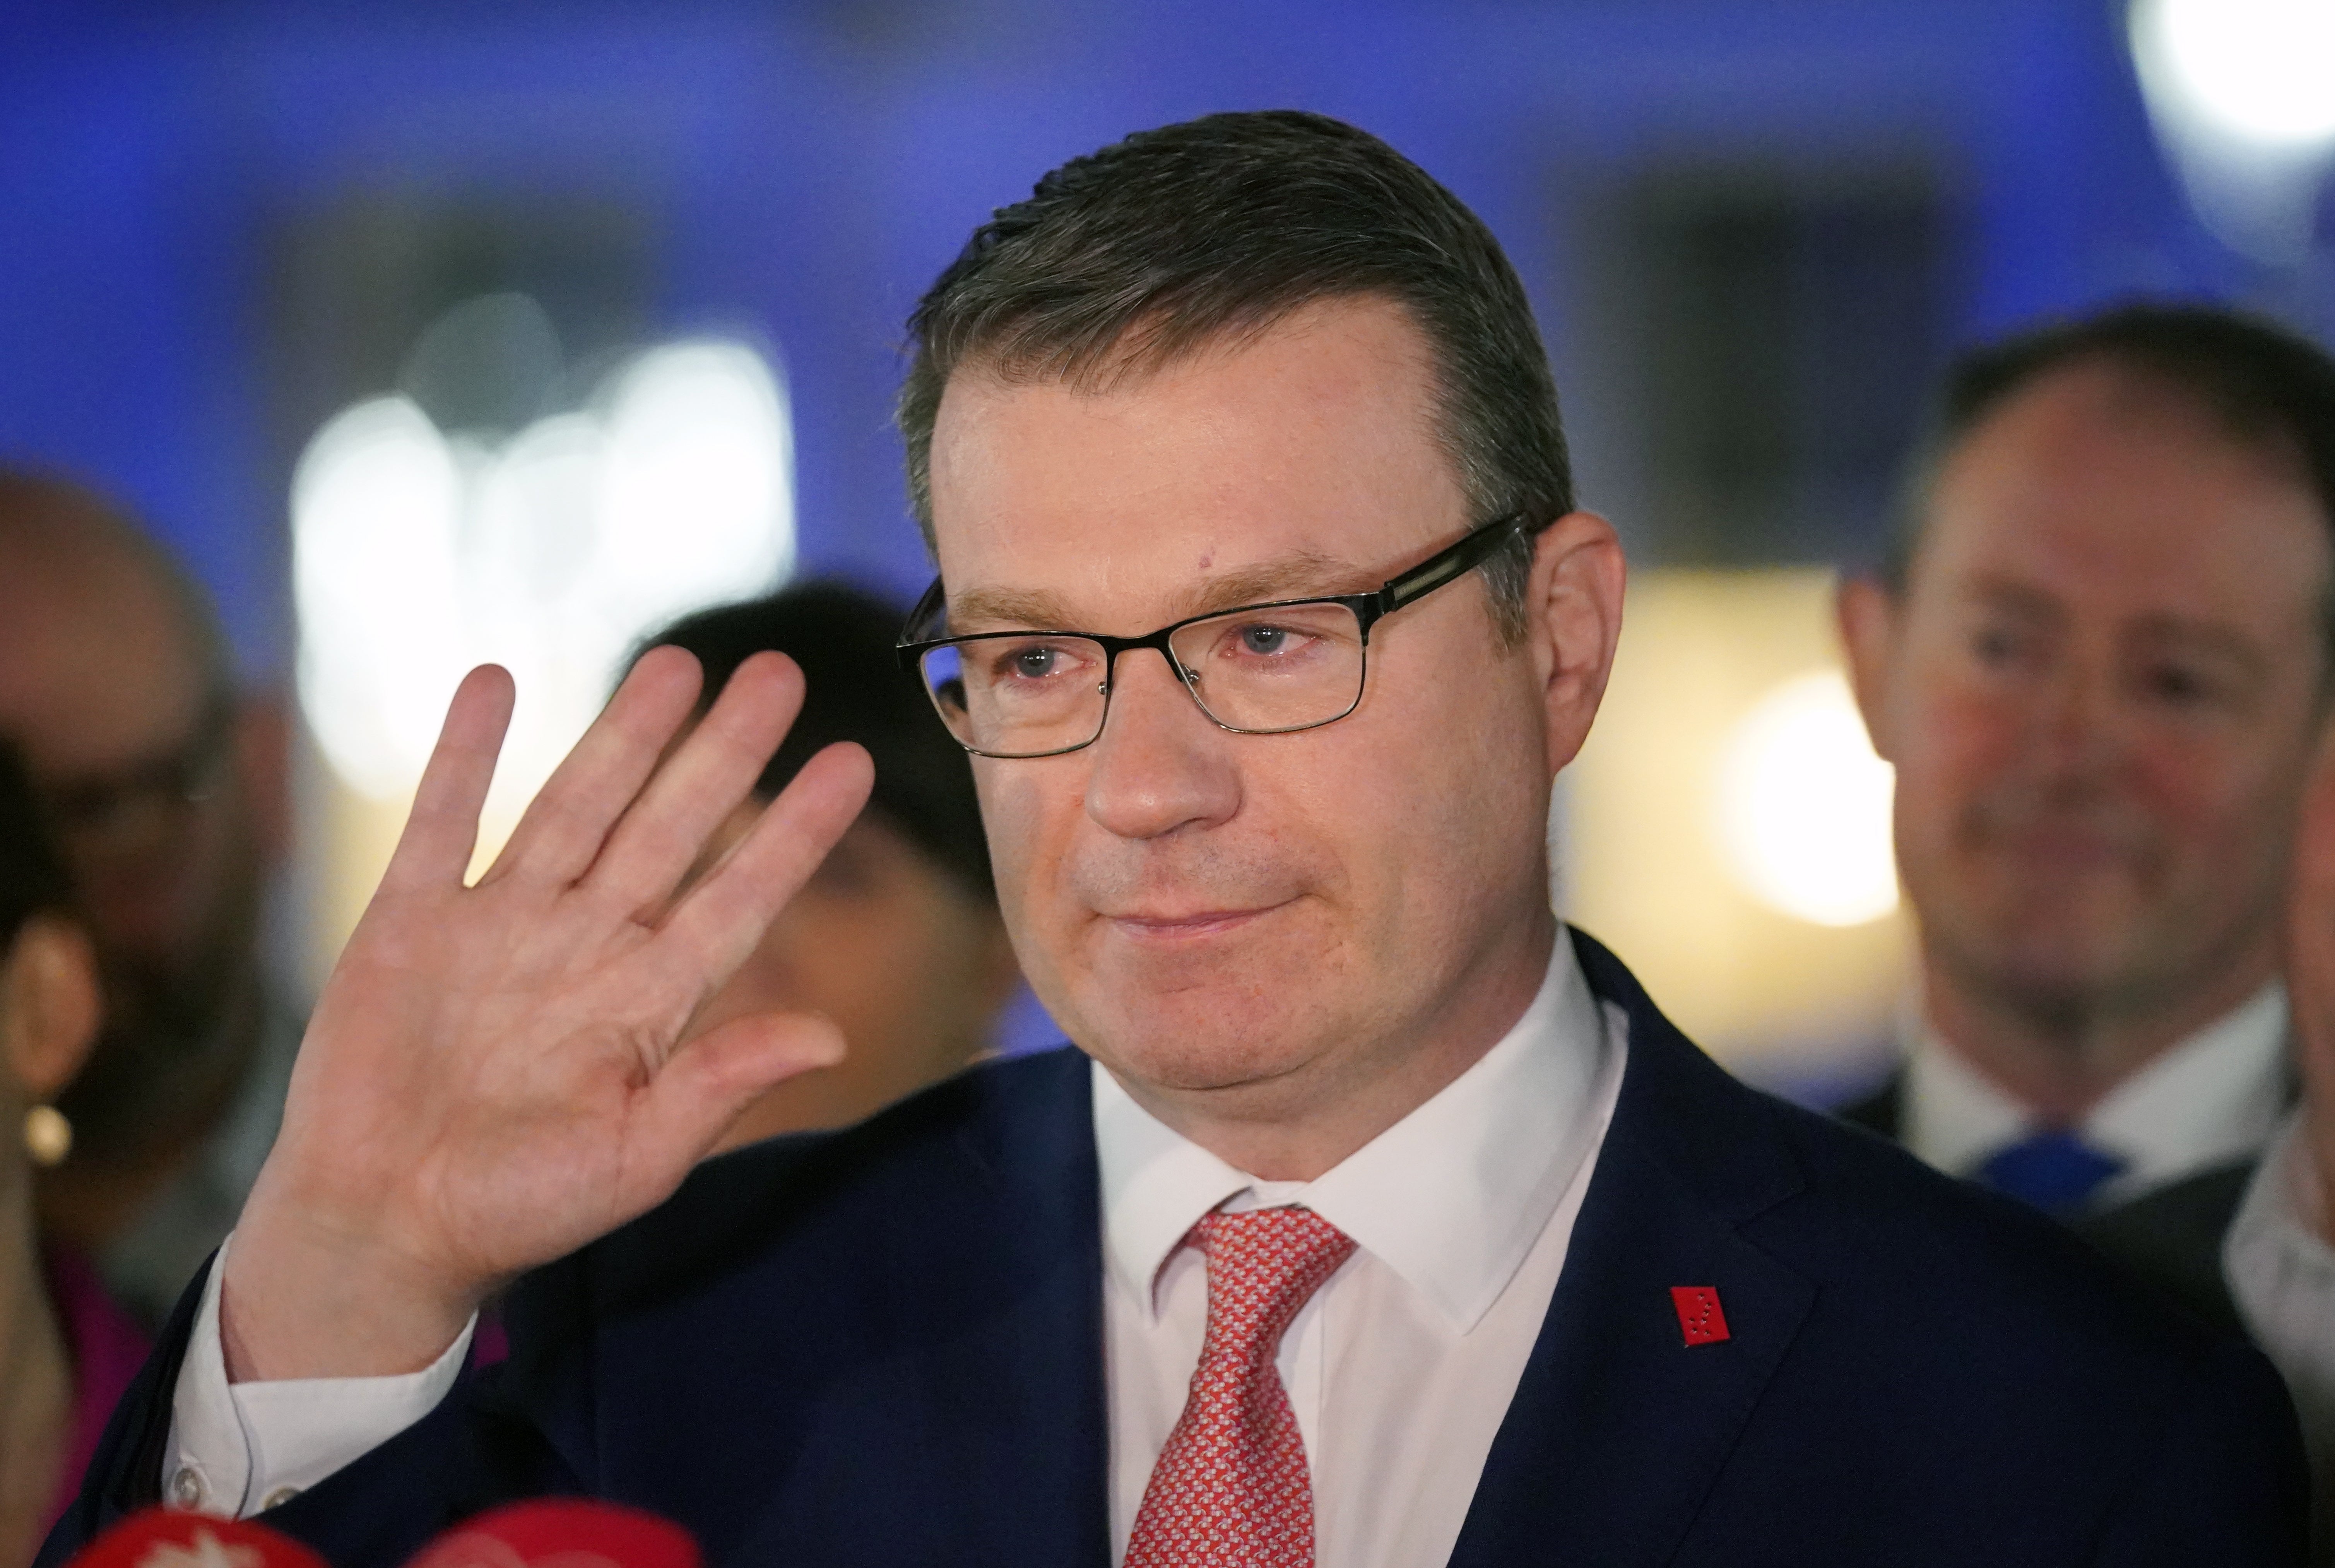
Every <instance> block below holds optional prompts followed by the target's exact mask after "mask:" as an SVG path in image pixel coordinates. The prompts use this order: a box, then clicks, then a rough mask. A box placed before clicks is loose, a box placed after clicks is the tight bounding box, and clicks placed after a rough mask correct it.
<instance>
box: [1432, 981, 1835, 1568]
mask: <svg viewBox="0 0 2335 1568" xmlns="http://www.w3.org/2000/svg"><path fill="white" fill-rule="evenodd" d="M1576 945H1577V946H1578V947H1579V949H1580V953H1581V960H1582V966H1583V968H1584V971H1586V972H1587V973H1588V975H1589V979H1590V983H1591V987H1592V989H1593V990H1594V991H1595V992H1597V994H1598V995H1599V996H1600V997H1601V998H1603V999H1604V1000H1607V1001H1611V1002H1617V1003H1619V1004H1621V1005H1622V1006H1623V1007H1624V1008H1626V1009H1627V1010H1628V1011H1629V1014H1630V1060H1629V1066H1628V1069H1627V1071H1626V1072H1625V1074H1624V1076H1623V1086H1622V1093H1621V1099H1620V1100H1619V1102H1618V1103H1617V1104H1616V1106H1615V1108H1614V1114H1613V1124H1612V1126H1611V1127H1610V1128H1608V1129H1607V1132H1606V1136H1605V1142H1604V1146H1603V1148H1602V1149H1601V1150H1600V1151H1599V1153H1598V1156H1597V1168H1596V1171H1595V1174H1594V1176H1592V1177H1591V1181H1590V1188H1589V1192H1588V1195H1587V1196H1586V1198H1585V1199H1584V1204H1583V1206H1582V1211H1581V1216H1580V1219H1579V1220H1578V1221H1577V1222H1576V1223H1575V1224H1574V1233H1573V1237H1572V1241H1571V1244H1570V1245H1569V1246H1568V1248H1567V1250H1566V1255H1565V1270H1564V1273H1563V1274H1562V1276H1561V1277H1560V1278H1559V1280H1558V1282H1557V1287H1556V1292H1555V1296H1554V1298H1553V1299H1552V1300H1551V1302H1550V1303H1549V1312H1548V1318H1547V1321H1545V1324H1544V1325H1543V1328H1542V1330H1541V1335H1540V1339H1539V1341H1538V1342H1537V1343H1536V1345H1535V1346H1534V1349H1533V1353H1532V1356H1531V1359H1530V1360H1528V1361H1527V1362H1526V1367H1525V1371H1524V1376H1523V1378H1522V1379H1521V1381H1520V1382H1519V1383H1518V1385H1517V1389H1516V1398H1515V1399H1514V1400H1513V1401H1512V1402H1511V1404H1510V1405H1509V1408H1508V1414H1507V1419H1506V1420H1504V1421H1503V1422H1502V1424H1501V1427H1500V1430H1499V1434H1498V1436H1497V1437H1496V1438H1495V1439H1494V1441H1493V1444H1492V1449H1491V1453H1490V1455H1489V1456H1488V1457H1487V1459H1486V1462H1485V1466H1484V1473H1483V1476H1482V1479H1481V1480H1480V1482H1479V1483H1478V1486H1477V1489H1476V1496H1475V1500H1474V1502H1473V1504H1472V1505H1470V1507H1469V1510H1468V1520H1467V1523H1466V1524H1465V1526H1464V1527H1463V1528H1462V1530H1461V1532H1460V1535H1459V1541H1458V1546H1457V1548H1456V1549H1455V1550H1454V1552H1453V1553H1452V1557H1451V1563H1452V1565H1453V1568H1489V1565H1491V1564H1496V1563H1514V1562H1517V1561H1522V1560H1527V1559H1528V1558H1536V1557H1540V1556H1545V1555H1547V1554H1548V1553H1551V1552H1552V1551H1554V1552H1555V1553H1558V1554H1559V1555H1561V1556H1562V1557H1564V1558H1565V1560H1567V1561H1571V1562H1578V1563H1659V1562H1662V1561H1665V1560H1667V1559H1668V1558H1669V1557H1670V1556H1671V1553H1674V1552H1675V1551H1676V1550H1677V1548H1678V1545H1679V1543H1680V1541H1681V1538H1682V1537H1683V1535H1684V1534H1685V1532H1686V1530H1687V1527H1688V1526H1689V1524H1691V1523H1692V1521H1693V1518H1694V1515H1695V1513H1696V1510H1697V1509H1698V1507H1699V1506H1700V1503H1701V1500H1702V1498H1703V1497H1704V1496H1705V1495H1706V1494H1707V1493H1708V1492H1709V1490H1710V1486H1711V1485H1712V1483H1713V1481H1714V1480H1715V1479H1716V1478H1717V1476H1718V1475H1719V1473H1720V1469H1721V1468H1722V1467H1723V1466H1724V1465H1725V1463H1726V1460H1727V1457H1728V1456H1729V1453H1730V1452H1731V1451H1732V1450H1733V1448H1734V1446H1735V1444H1736V1442H1737V1440H1738V1438H1739V1436H1740V1435H1741V1433H1742V1430H1743V1428H1744V1425H1745V1423H1746V1422H1747V1421H1748V1420H1749V1418H1750V1415H1751V1411H1752V1409H1753V1408H1754V1407H1755V1406H1756V1405H1757V1404H1758V1402H1759V1398H1760V1395H1761V1393H1762V1392H1763V1390H1764V1389H1766V1388H1767V1385H1768V1379H1770V1378H1771V1377H1772V1376H1773V1374H1774V1372H1775V1370H1776V1368H1777V1365H1778V1362H1779V1361H1781V1360H1782V1359H1783V1356H1784V1353H1785V1351H1786V1350H1787V1348H1788V1346H1789V1345H1790V1343H1791V1341H1792V1337H1793V1335H1794V1334H1795V1332H1796V1331H1797V1330H1798V1328H1799V1325H1800V1322H1801V1320H1802V1319H1803V1318H1805V1317H1806V1316H1807V1312H1808V1310H1809V1308H1810V1307H1811V1306H1812V1305H1813V1304H1814V1302H1815V1299H1816V1292H1815V1289H1814V1287H1813V1286H1812V1285H1811V1284H1810V1283H1809V1282H1807V1280H1806V1279H1804V1278H1803V1277H1801V1276H1800V1275H1799V1274H1797V1273H1795V1272H1794V1271H1792V1270H1790V1269H1788V1268H1786V1267H1785V1266H1784V1265H1783V1264H1781V1263H1778V1262H1777V1261H1776V1260H1775V1259H1773V1258H1771V1257H1769V1256H1768V1254H1767V1253H1763V1252H1761V1251H1760V1250H1759V1248H1757V1247H1755V1246H1753V1245H1751V1244H1749V1242H1747V1241H1745V1240H1744V1239H1743V1238H1742V1236H1741V1234H1740V1233H1739V1227H1740V1226H1741V1225H1742V1224H1744V1223H1745V1222H1746V1221H1748V1220H1749V1218H1751V1217H1752V1216H1753V1215H1756V1214H1759V1213H1760V1212H1762V1211H1764V1210H1765V1209H1768V1208H1769V1207H1772V1206H1773V1205H1775V1204H1777V1203H1778V1202H1781V1201H1783V1200H1784V1199H1785V1198H1787V1197H1788V1196H1790V1195H1791V1194H1792V1193H1794V1192H1795V1191H1797V1188H1798V1186H1799V1177H1798V1175H1797V1170H1796V1168H1795V1167H1794V1166H1793V1164H1792V1162H1791V1160H1790V1157H1789V1156H1788V1154H1787V1153H1786V1151H1785V1150H1784V1148H1783V1147H1782V1146H1781V1144H1780V1142H1779V1141H1778V1139H1777V1137H1776V1136H1775V1135H1774V1133H1773V1132H1772V1131H1771V1130H1770V1129H1769V1128H1768V1127H1767V1125H1766V1118H1765V1112H1764V1111H1763V1110H1762V1108H1761V1102H1760V1101H1759V1099H1758V1098H1757V1097H1756V1096H1754V1095H1753V1094H1751V1093H1750V1091H1749V1090H1747V1089H1743V1088H1741V1087H1740V1086H1739V1085H1737V1084H1735V1083H1734V1082H1733V1081H1732V1080H1731V1079H1728V1078H1727V1077H1726V1075H1725V1074H1724V1073H1723V1072H1721V1071H1720V1070H1719V1069H1718V1068H1717V1067H1715V1066H1714V1065H1712V1064H1711V1063H1710V1061H1709V1060H1706V1059H1705V1058H1703V1057H1702V1056H1701V1054H1700V1052H1699V1051H1697V1050H1695V1049H1694V1047H1693V1046H1691V1044H1689V1043H1688V1042H1687V1041H1686V1040H1685V1039H1684V1037H1683V1036H1681V1035H1680V1034H1679V1033H1678V1031H1676V1030H1675V1029H1673V1028H1672V1027H1671V1025H1670V1023H1669V1022H1668V1021H1666V1020H1664V1019H1663V1018H1662V1015H1661V1014H1660V1013H1659V1012H1658V1011H1655V1009H1654V1007H1653V1005H1652V1003H1651V1002H1648V1001H1647V1000H1646V997H1645V995H1644V993H1643V992H1642V991H1640V990H1639V988H1638V986H1637V984H1636V982H1634V981H1633V980H1632V979H1631V978H1630V976H1629V974H1628V973H1627V971H1625V970H1623V968H1622V966H1621V964H1620V963H1619V962H1618V961H1616V960H1615V959H1614V958H1613V955H1612V954H1611V953H1607V952H1605V950H1604V949H1603V947H1600V946H1598V945H1597V944H1595V943H1594V942H1592V941H1590V940H1589V939H1588V938H1586V937H1578V938H1577V943H1576ZM1681 1285H1683V1286H1707V1287H1710V1288H1712V1289H1715V1290H1716V1291H1717V1292H1718V1295H1719V1301H1720V1308H1721V1311H1722V1312H1724V1314H1725V1318H1726V1324H1727V1329H1728V1331H1729V1337H1728V1338H1727V1339H1726V1340H1724V1341H1718V1342H1713V1343H1705V1344H1698V1345H1689V1344H1687V1343H1686V1342H1685V1334H1684V1332H1683V1330H1682V1327H1681V1321H1680V1318H1679V1315H1678V1312H1677V1311H1676V1310H1675V1308H1674V1306H1673V1302H1672V1299H1671V1289H1672V1288H1673V1287H1675V1286H1681Z"/></svg>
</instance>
